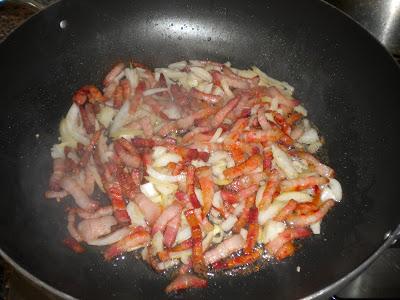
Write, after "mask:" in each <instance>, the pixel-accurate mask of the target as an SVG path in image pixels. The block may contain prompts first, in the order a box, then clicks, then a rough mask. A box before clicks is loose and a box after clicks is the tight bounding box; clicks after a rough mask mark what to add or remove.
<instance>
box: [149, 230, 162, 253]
mask: <svg viewBox="0 0 400 300" xmlns="http://www.w3.org/2000/svg"><path fill="white" fill-rule="evenodd" d="M163 239H164V236H163V234H162V232H161V231H157V232H156V234H154V235H153V238H152V240H151V248H152V250H153V254H154V255H155V254H157V253H158V252H161V251H163V250H164V246H163Z"/></svg>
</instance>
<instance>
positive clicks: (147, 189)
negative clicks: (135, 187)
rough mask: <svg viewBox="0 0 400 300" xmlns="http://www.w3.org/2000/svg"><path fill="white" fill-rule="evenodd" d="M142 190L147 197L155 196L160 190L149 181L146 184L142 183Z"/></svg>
mask: <svg viewBox="0 0 400 300" xmlns="http://www.w3.org/2000/svg"><path fill="white" fill-rule="evenodd" d="M140 191H141V192H142V193H143V194H144V195H145V196H146V197H147V198H151V197H155V196H158V192H157V191H156V189H155V188H154V185H153V183H151V182H147V183H145V184H142V185H140Z"/></svg>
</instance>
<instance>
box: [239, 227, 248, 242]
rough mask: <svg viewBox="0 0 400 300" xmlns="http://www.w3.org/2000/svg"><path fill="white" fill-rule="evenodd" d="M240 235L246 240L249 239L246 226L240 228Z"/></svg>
mask: <svg viewBox="0 0 400 300" xmlns="http://www.w3.org/2000/svg"><path fill="white" fill-rule="evenodd" d="M240 235H241V236H242V238H243V239H244V240H246V239H247V230H246V229H244V228H242V229H240Z"/></svg>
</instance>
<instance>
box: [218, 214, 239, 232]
mask: <svg viewBox="0 0 400 300" xmlns="http://www.w3.org/2000/svg"><path fill="white" fill-rule="evenodd" d="M237 220H238V218H236V216H235V215H229V216H228V217H227V218H226V220H225V221H224V222H222V223H221V225H220V227H221V229H222V230H223V231H225V232H228V231H230V230H231V229H232V228H233V226H234V225H235V223H236V222H237Z"/></svg>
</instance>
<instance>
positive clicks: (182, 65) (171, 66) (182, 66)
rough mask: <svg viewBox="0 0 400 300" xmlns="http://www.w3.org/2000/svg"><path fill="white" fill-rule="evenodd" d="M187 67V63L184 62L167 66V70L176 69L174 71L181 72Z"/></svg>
mask: <svg viewBox="0 0 400 300" xmlns="http://www.w3.org/2000/svg"><path fill="white" fill-rule="evenodd" d="M186 66H187V62H186V61H185V60H182V61H178V62H175V63H172V64H169V65H168V69H176V70H182V69H184V68H185V67H186Z"/></svg>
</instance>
